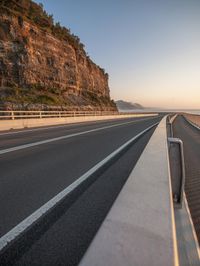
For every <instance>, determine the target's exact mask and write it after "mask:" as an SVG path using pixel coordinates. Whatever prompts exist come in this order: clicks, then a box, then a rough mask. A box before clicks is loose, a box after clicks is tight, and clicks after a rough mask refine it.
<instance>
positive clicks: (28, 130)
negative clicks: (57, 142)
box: [0, 116, 155, 136]
mask: <svg viewBox="0 0 200 266" xmlns="http://www.w3.org/2000/svg"><path fill="white" fill-rule="evenodd" d="M132 118H137V117H132ZM148 118H149V119H151V118H155V116H152V117H148ZM148 118H147V119H148ZM121 119H123V118H121ZM125 119H130V117H127V118H125ZM113 120H115V121H116V119H114V118H113V119H110V120H106V119H105V120H96V121H87V122H88V123H91V124H92V125H93V124H98V122H104V123H105V122H106V121H107V122H113ZM136 121H138V120H136ZM88 123H87V124H85V122H84V121H83V122H79V123H69V124H65V125H60V126H56V125H54V126H53V125H52V126H49V127H41V128H34V129H27V130H23V129H22V130H20V131H13V132H4V133H0V136H4V135H5V136H6V135H13V134H20V133H26V132H34V131H42V130H47V129H57V128H63V127H69V126H72V125H74V126H79V125H83V124H84V125H86V126H87V125H90V124H88Z"/></svg>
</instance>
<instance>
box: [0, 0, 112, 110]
mask: <svg viewBox="0 0 200 266" xmlns="http://www.w3.org/2000/svg"><path fill="white" fill-rule="evenodd" d="M0 105H1V108H7V109H8V108H14V109H16V108H17V109H19V108H23V109H24V108H26V109H41V108H43V109H44V108H45V109H47V108H48V109H55V108H61V109H77V110H81V109H84V110H88V109H93V110H94V109H96V110H116V106H115V103H114V102H113V101H111V99H110V95H109V87H108V74H107V73H105V71H104V70H103V69H102V68H100V67H99V66H97V65H96V64H95V63H93V62H92V60H91V59H90V58H89V57H88V56H87V54H86V52H85V50H84V45H83V44H82V43H81V42H80V40H79V38H78V37H77V36H75V35H73V34H71V33H70V31H69V30H68V29H66V28H64V27H61V26H60V24H59V23H56V24H55V23H54V22H53V18H52V16H49V15H48V14H47V13H46V12H45V11H44V10H43V7H42V6H41V5H37V4H35V3H34V2H32V1H30V0H18V1H17V0H15V1H14V0H10V1H3V0H0Z"/></svg>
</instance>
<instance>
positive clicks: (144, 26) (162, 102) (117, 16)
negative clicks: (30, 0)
mask: <svg viewBox="0 0 200 266" xmlns="http://www.w3.org/2000/svg"><path fill="white" fill-rule="evenodd" d="M35 2H38V3H42V4H43V5H44V8H45V10H46V11H47V12H48V13H49V14H53V16H54V19H55V21H59V22H60V23H61V25H63V26H66V27H68V28H70V29H71V32H72V33H74V34H75V35H77V36H79V38H80V39H81V42H82V43H83V44H84V45H85V48H86V51H87V53H88V54H89V56H90V58H91V59H92V60H93V61H94V62H95V63H96V64H98V65H100V66H101V67H102V68H104V69H105V70H106V72H108V74H109V87H110V91H111V97H112V98H113V99H114V100H119V99H120V100H125V101H131V102H137V103H140V104H142V105H144V106H146V107H159V108H187V109H188V108H191V109H200V0H167V1H166V0H99V1H97V0H84V1H83V0H56V1H55V0H35Z"/></svg>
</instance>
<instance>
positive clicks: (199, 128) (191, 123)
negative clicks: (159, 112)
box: [183, 116, 200, 130]
mask: <svg viewBox="0 0 200 266" xmlns="http://www.w3.org/2000/svg"><path fill="white" fill-rule="evenodd" d="M183 117H184V118H185V120H186V121H187V122H188V123H189V124H190V125H191V126H193V127H195V128H197V129H198V130H200V127H199V126H197V125H196V124H194V123H193V122H192V121H190V120H189V119H188V118H186V117H185V116H183Z"/></svg>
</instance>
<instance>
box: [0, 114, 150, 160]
mask: <svg viewBox="0 0 200 266" xmlns="http://www.w3.org/2000/svg"><path fill="white" fill-rule="evenodd" d="M151 119H152V118H151ZM144 120H149V118H145V119H140V120H137V121H135V120H134V121H130V122H125V123H119V124H115V125H110V126H104V127H99V128H95V129H90V130H86V131H83V132H78V133H73V134H69V135H65V136H60V137H56V138H52V139H46V140H41V141H37V142H33V143H28V144H23V145H19V146H15V147H12V148H8V149H3V150H0V155H1V154H5V153H9V152H13V151H18V150H22V149H27V148H30V147H34V146H39V145H42V144H46V143H50V142H54V141H58V140H63V139H68V138H72V137H76V136H80V135H85V134H88V133H91V132H96V131H100V130H104V129H108V128H113V127H117V126H122V125H127V124H131V123H132V124H134V123H136V122H140V121H144Z"/></svg>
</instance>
